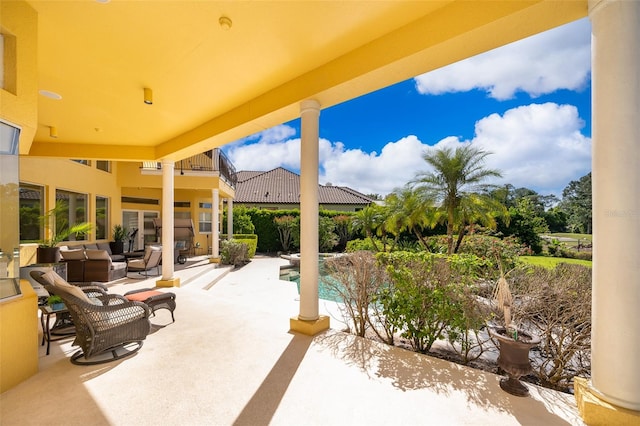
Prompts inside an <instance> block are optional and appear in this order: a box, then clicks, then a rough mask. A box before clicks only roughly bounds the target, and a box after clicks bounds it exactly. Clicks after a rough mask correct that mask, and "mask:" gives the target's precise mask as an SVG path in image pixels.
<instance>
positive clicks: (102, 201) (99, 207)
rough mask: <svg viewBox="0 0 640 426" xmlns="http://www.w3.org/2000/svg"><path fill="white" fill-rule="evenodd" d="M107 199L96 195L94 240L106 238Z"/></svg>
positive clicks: (107, 225)
mask: <svg viewBox="0 0 640 426" xmlns="http://www.w3.org/2000/svg"><path fill="white" fill-rule="evenodd" d="M108 228H109V199H108V198H107V197H101V196H99V195H96V240H106V239H107V236H108V234H109V232H108V231H107V230H108Z"/></svg>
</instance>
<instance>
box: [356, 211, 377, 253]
mask: <svg viewBox="0 0 640 426" xmlns="http://www.w3.org/2000/svg"><path fill="white" fill-rule="evenodd" d="M382 221H383V214H382V212H381V209H380V206H378V205H376V204H372V205H370V206H367V207H365V208H364V209H362V210H359V211H357V212H356V214H355V215H353V217H352V219H351V227H352V229H353V230H354V231H356V232H358V231H360V232H362V233H364V235H365V236H366V237H367V238H369V240H370V241H371V244H372V245H373V247H374V248H375V249H376V250H377V249H378V246H377V245H376V241H375V239H374V238H373V235H374V234H375V233H376V232H377V231H378V228H379V227H380V225H381V224H382Z"/></svg>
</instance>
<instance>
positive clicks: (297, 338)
mask: <svg viewBox="0 0 640 426" xmlns="http://www.w3.org/2000/svg"><path fill="white" fill-rule="evenodd" d="M189 263H191V262H189ZM286 263H287V261H285V260H283V259H279V258H267V257H266V258H256V259H254V260H253V261H252V262H251V263H250V264H248V265H246V266H245V267H243V268H240V269H238V270H235V271H232V272H228V271H227V270H226V269H224V268H220V269H213V268H212V266H210V265H208V264H206V263H201V264H200V265H199V266H192V265H189V264H188V265H186V266H188V268H186V269H183V270H181V271H177V272H176V274H178V275H179V276H180V278H181V281H182V282H183V283H184V285H183V286H182V287H180V288H174V289H171V291H172V292H175V293H176V294H177V303H178V307H177V309H176V311H175V315H176V322H175V323H171V318H170V316H169V314H168V311H164V310H160V311H158V316H157V317H156V318H152V319H151V320H152V323H153V324H154V327H153V331H152V333H151V334H150V335H149V336H148V337H147V340H146V341H145V343H144V346H143V347H142V349H141V350H140V351H139V352H138V353H137V354H136V355H134V356H133V357H131V358H129V359H126V360H122V361H117V362H111V363H108V364H102V365H97V366H75V365H72V364H71V362H69V359H68V357H69V356H70V355H71V353H72V352H73V351H74V349H72V348H71V340H72V339H66V340H62V341H60V342H52V347H51V355H49V356H46V355H45V352H44V347H41V348H40V355H39V360H40V372H39V373H38V374H37V375H35V376H33V377H32V378H30V379H28V380H27V381H25V382H23V383H21V384H20V385H18V386H16V387H15V388H13V389H11V390H9V391H7V392H4V393H3V394H2V395H1V396H0V407H1V411H0V418H1V419H2V424H3V425H7V426H10V425H21V426H22V425H40V424H51V425H57V424H61V425H62V424H65V425H87V424H90V425H96V426H99V425H123V426H124V425H158V424H166V425H178V424H180V425H205V424H206V425H231V424H234V425H252V426H255V425H266V424H271V425H291V424H307V425H376V424H387V425H389V424H405V425H417V424H442V425H445V424H446V425H453V424H456V425H463V424H467V425H488V424H493V425H498V424H499V425H511V424H512V425H517V424H520V425H538V424H545V425H582V424H583V423H582V421H581V420H580V417H579V415H578V411H577V408H576V404H575V401H574V398H573V396H571V395H568V394H563V393H559V392H556V391H551V390H549V389H544V388H540V387H537V386H530V389H531V397H530V398H518V397H515V396H512V395H509V394H507V393H505V392H504V391H502V390H501V389H500V387H499V379H500V376H498V375H495V374H490V373H486V372H482V371H479V370H474V369H471V368H467V367H463V366H460V365H457V364H453V363H450V362H446V361H442V360H439V359H437V358H433V357H429V356H426V355H420V354H417V353H414V352H411V351H407V350H403V349H399V348H396V347H389V346H387V345H383V344H378V343H375V342H372V341H370V340H365V339H362V338H358V337H355V336H353V335H349V334H345V333H342V332H339V331H337V330H335V329H332V330H329V331H326V332H324V333H321V334H319V335H317V336H315V337H310V336H306V335H303V334H298V333H294V332H287V330H288V325H289V324H288V320H287V318H288V316H290V315H293V314H295V312H296V311H297V307H298V297H299V296H298V294H297V290H296V286H295V284H294V283H291V282H287V281H281V280H279V279H278V275H279V267H280V265H283V264H286ZM211 282H215V284H214V285H213V286H212V287H211V288H210V289H207V287H208V286H209V285H210V284H211ZM143 286H153V281H152V280H150V281H147V282H140V281H139V280H138V281H136V282H131V281H127V280H119V281H118V282H116V283H114V284H113V285H110V291H111V292H119V293H124V292H125V291H129V290H131V289H133V288H140V287H143ZM331 305H332V303H331V302H325V301H324V300H322V301H321V303H320V310H321V313H323V314H326V315H329V316H333V315H335V314H334V313H333V312H334V311H335V310H334V309H332V306H331ZM339 319H340V318H339V317H332V322H333V324H334V326H335V328H339V327H340V323H339V321H338V320H339ZM334 320H335V321H334Z"/></svg>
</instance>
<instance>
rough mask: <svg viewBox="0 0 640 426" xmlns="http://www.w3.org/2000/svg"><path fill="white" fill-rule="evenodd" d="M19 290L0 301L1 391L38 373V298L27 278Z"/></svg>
mask: <svg viewBox="0 0 640 426" xmlns="http://www.w3.org/2000/svg"><path fill="white" fill-rule="evenodd" d="M20 289H21V291H22V296H21V297H19V298H17V299H13V300H9V301H6V302H2V303H0V393H1V392H4V391H6V390H8V389H10V388H12V387H14V386H15V385H17V384H18V383H20V382H22V381H24V380H26V379H28V378H29V377H31V376H33V375H34V374H36V373H37V372H38V298H37V297H36V293H35V291H34V290H33V288H31V285H30V284H29V282H28V281H26V280H21V281H20Z"/></svg>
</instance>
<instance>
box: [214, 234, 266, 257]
mask: <svg viewBox="0 0 640 426" xmlns="http://www.w3.org/2000/svg"><path fill="white" fill-rule="evenodd" d="M220 238H222V239H226V238H227V234H222V235H220ZM232 240H233V241H235V242H238V243H244V244H246V245H247V256H248V258H249V259H253V257H254V256H255V255H256V249H257V247H258V236H257V235H256V234H234V235H233V238H232Z"/></svg>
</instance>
